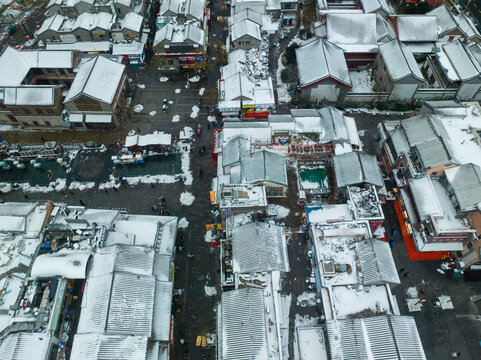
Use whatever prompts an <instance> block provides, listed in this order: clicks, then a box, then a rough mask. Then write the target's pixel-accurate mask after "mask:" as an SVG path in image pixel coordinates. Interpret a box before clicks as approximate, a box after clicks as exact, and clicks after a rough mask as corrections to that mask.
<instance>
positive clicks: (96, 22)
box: [73, 12, 113, 31]
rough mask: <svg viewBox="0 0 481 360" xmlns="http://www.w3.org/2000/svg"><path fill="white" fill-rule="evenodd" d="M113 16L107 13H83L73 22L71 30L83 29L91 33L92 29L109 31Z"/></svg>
mask: <svg viewBox="0 0 481 360" xmlns="http://www.w3.org/2000/svg"><path fill="white" fill-rule="evenodd" d="M112 21H113V15H112V14H109V13H107V12H100V13H96V14H92V13H89V12H84V13H82V14H80V15H79V16H78V17H77V19H76V20H75V25H74V27H73V29H85V30H87V31H92V30H93V29H97V28H98V29H104V30H110V28H111V27H112Z"/></svg>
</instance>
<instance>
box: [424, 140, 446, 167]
mask: <svg viewBox="0 0 481 360" xmlns="http://www.w3.org/2000/svg"><path fill="white" fill-rule="evenodd" d="M416 150H417V153H418V154H419V157H420V158H421V160H422V163H423V165H424V167H425V168H427V169H429V168H434V167H437V166H440V165H449V164H450V163H451V162H452V161H453V160H452V158H451V155H450V154H449V152H448V150H447V149H446V147H445V146H444V143H443V140H442V139H440V138H434V139H432V140H428V141H425V142H423V143H421V144H418V145H416Z"/></svg>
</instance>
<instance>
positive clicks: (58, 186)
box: [0, 179, 66, 193]
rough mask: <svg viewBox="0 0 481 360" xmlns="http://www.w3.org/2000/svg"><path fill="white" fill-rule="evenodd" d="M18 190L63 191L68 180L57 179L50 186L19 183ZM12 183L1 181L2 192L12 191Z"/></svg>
mask: <svg viewBox="0 0 481 360" xmlns="http://www.w3.org/2000/svg"><path fill="white" fill-rule="evenodd" d="M18 186H19V187H18V189H17V190H23V191H24V192H36V193H48V192H51V191H61V190H64V189H65V186H66V180H65V179H57V180H55V181H52V182H51V183H50V184H49V185H48V186H39V185H36V186H31V185H30V184H29V183H18ZM12 190H13V189H12V187H11V185H10V183H0V192H2V193H9V192H10V191H12Z"/></svg>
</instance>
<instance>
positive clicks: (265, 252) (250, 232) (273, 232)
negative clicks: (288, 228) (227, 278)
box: [232, 222, 289, 273]
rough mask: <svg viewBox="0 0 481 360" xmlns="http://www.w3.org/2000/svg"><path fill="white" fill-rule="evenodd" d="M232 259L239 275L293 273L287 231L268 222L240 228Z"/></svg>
mask: <svg viewBox="0 0 481 360" xmlns="http://www.w3.org/2000/svg"><path fill="white" fill-rule="evenodd" d="M232 260H233V269H234V272H235V273H249V272H260V271H285V272H287V271H289V261H288V259H287V249H286V241H285V232H284V228H283V227H282V226H278V225H274V224H270V223H266V222H253V223H249V224H245V225H242V226H236V227H235V228H234V229H233V230H232Z"/></svg>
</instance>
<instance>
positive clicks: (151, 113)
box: [149, 110, 157, 116]
mask: <svg viewBox="0 0 481 360" xmlns="http://www.w3.org/2000/svg"><path fill="white" fill-rule="evenodd" d="M155 114H157V111H155V110H154V111H151V112H149V115H150V116H154V115H155Z"/></svg>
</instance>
